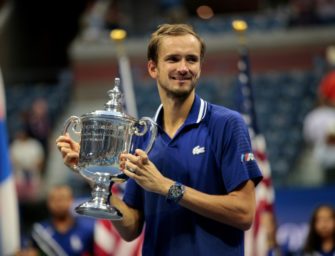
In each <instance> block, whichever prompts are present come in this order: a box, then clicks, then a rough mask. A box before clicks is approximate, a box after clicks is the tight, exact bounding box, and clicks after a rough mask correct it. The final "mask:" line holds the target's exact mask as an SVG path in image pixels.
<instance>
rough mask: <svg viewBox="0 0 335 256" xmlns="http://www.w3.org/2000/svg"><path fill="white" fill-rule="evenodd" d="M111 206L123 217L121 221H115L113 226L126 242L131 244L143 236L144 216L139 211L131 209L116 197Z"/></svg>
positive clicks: (113, 198) (112, 198) (112, 199)
mask: <svg viewBox="0 0 335 256" xmlns="http://www.w3.org/2000/svg"><path fill="white" fill-rule="evenodd" d="M111 204H112V205H113V206H115V207H116V208H117V209H118V210H119V211H120V212H121V213H122V215H123V219H122V220H121V221H113V226H114V227H115V228H116V229H117V230H118V232H119V233H120V235H121V237H122V238H123V239H124V240H126V241H128V242H129V241H132V240H134V239H136V238H137V237H138V236H139V235H140V234H141V232H142V228H143V217H142V214H141V213H140V212H139V211H138V210H136V209H134V208H131V207H129V206H128V205H127V204H126V203H124V202H123V201H122V200H121V199H120V198H118V197H116V196H112V197H111Z"/></svg>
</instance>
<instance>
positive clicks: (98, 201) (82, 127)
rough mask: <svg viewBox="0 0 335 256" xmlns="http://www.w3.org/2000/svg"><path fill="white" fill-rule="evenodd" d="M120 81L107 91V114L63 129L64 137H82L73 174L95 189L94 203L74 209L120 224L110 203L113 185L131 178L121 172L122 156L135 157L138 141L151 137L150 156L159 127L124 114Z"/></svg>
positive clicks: (73, 122)
mask: <svg viewBox="0 0 335 256" xmlns="http://www.w3.org/2000/svg"><path fill="white" fill-rule="evenodd" d="M119 83H120V79H119V78H115V86H114V88H113V89H112V90H110V91H108V95H109V97H110V100H109V101H108V102H107V103H106V104H105V110H96V111H94V112H92V113H88V114H84V115H82V116H81V117H77V116H71V117H69V118H68V119H67V121H66V122H65V125H64V129H63V132H62V133H63V134H66V133H67V132H68V129H69V128H70V127H72V131H73V132H74V133H76V134H78V135H80V151H79V161H78V164H77V165H76V166H74V170H75V171H77V172H79V174H80V175H81V176H83V177H84V178H85V179H86V180H87V181H88V182H89V183H90V184H91V186H92V198H91V200H89V201H87V202H84V203H82V204H80V205H79V206H77V207H76V208H75V211H76V212H77V213H79V214H82V215H85V216H89V217H94V218H102V219H109V220H121V219H122V213H121V212H120V211H119V210H118V209H117V208H116V207H114V206H112V205H111V204H110V202H109V197H110V196H111V188H112V186H113V184H114V183H122V182H124V181H126V180H127V179H128V177H127V176H126V175H125V174H124V173H123V172H122V171H121V170H120V168H119V161H120V160H119V156H120V154H121V153H124V152H129V153H133V152H134V150H135V149H136V148H135V146H136V145H135V143H134V141H135V138H136V137H141V136H144V135H145V134H147V135H150V138H149V139H148V142H147V145H146V148H145V149H143V150H144V151H145V152H147V153H148V152H149V151H150V149H151V147H152V145H153V143H154V140H155V138H156V133H157V126H156V124H155V122H154V121H153V120H152V119H151V118H149V117H142V118H141V119H139V120H136V119H135V118H133V117H131V116H129V115H127V114H125V113H124V112H123V111H122V104H121V98H122V94H121V92H120V91H119V88H118V87H119ZM143 138H144V137H143Z"/></svg>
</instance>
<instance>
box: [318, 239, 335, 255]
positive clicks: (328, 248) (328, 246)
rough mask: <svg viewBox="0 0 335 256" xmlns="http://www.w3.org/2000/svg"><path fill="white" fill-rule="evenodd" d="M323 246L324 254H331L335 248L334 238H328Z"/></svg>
mask: <svg viewBox="0 0 335 256" xmlns="http://www.w3.org/2000/svg"><path fill="white" fill-rule="evenodd" d="M321 246H322V250H323V251H324V252H330V251H331V250H332V249H333V248H334V246H335V244H334V241H333V238H332V237H329V238H327V239H326V240H324V241H323V242H322V245H321Z"/></svg>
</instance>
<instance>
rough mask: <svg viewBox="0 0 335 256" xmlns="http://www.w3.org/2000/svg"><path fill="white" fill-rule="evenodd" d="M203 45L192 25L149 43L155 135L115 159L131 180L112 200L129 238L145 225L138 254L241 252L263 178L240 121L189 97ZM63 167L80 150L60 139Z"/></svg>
mask: <svg viewBox="0 0 335 256" xmlns="http://www.w3.org/2000/svg"><path fill="white" fill-rule="evenodd" d="M204 53H205V44H204V43H203V41H202V39H201V38H200V37H199V36H198V35H197V34H196V33H195V32H194V31H193V29H192V28H191V27H189V26H188V25H184V24H176V25H168V24H166V25H162V26H160V27H159V28H158V30H157V31H156V32H154V33H153V34H152V37H151V40H150V42H149V46H148V72H149V74H150V76H151V77H152V78H153V79H155V80H156V81H157V87H158V92H159V96H160V99H161V102H162V105H161V106H160V107H159V109H158V110H157V113H156V116H155V121H156V122H157V124H158V135H157V139H156V141H155V143H154V146H153V148H152V150H151V151H150V153H149V154H148V155H147V154H146V153H145V152H144V151H142V150H140V149H137V150H136V151H135V154H134V155H132V154H121V155H120V168H121V169H122V170H123V172H124V173H125V174H126V175H127V176H129V177H130V179H129V181H128V182H127V187H126V191H125V195H124V198H123V200H120V199H118V198H116V197H112V199H111V200H112V203H113V204H114V205H115V206H116V207H117V208H118V209H119V210H120V211H121V212H122V214H123V220H122V221H119V222H117V221H115V222H114V223H113V224H114V226H115V227H116V228H117V229H118V231H119V233H120V234H121V236H122V237H123V238H124V239H125V240H127V241H131V240H133V239H135V238H136V237H137V236H139V235H140V234H141V231H142V228H143V226H144V224H145V238H144V245H143V255H186V254H187V255H220V256H222V255H234V256H236V255H243V253H244V245H243V240H244V239H243V236H244V232H243V231H244V230H247V229H248V228H249V227H250V225H251V223H252V219H253V216H254V212H255V191H254V189H255V185H256V184H257V183H258V182H259V181H260V179H261V178H262V176H261V173H260V171H259V169H258V166H257V164H256V162H255V160H254V157H253V155H252V153H251V152H252V150H251V146H250V139H249V135H248V131H247V127H246V125H245V123H244V121H243V119H242V117H241V116H240V115H239V114H238V113H237V112H234V111H231V110H229V109H227V108H224V107H220V106H216V105H213V104H210V103H208V102H206V101H204V100H202V99H201V98H200V97H198V96H197V95H196V94H195V87H196V84H197V81H198V79H199V77H200V73H201V65H202V62H203V58H204ZM56 142H57V146H58V148H59V150H60V151H61V153H62V155H63V159H64V162H65V164H67V165H68V166H70V167H73V164H76V163H77V161H78V151H79V145H78V144H76V143H75V142H74V141H73V140H71V139H70V138H69V137H68V136H60V137H59V138H58V139H57V141H56Z"/></svg>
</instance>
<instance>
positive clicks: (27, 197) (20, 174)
mask: <svg viewBox="0 0 335 256" xmlns="http://www.w3.org/2000/svg"><path fill="white" fill-rule="evenodd" d="M10 158H11V163H12V167H13V173H14V177H15V183H16V188H17V193H18V197H19V201H20V203H22V202H33V201H36V200H38V197H39V194H40V193H39V192H40V188H41V172H42V168H43V165H44V161H45V158H44V151H43V147H42V145H41V143H40V142H39V141H38V140H36V139H34V138H32V137H30V136H29V135H28V134H27V132H26V130H24V129H21V130H19V131H18V132H17V133H16V134H15V137H14V140H13V141H12V143H11V144H10Z"/></svg>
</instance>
